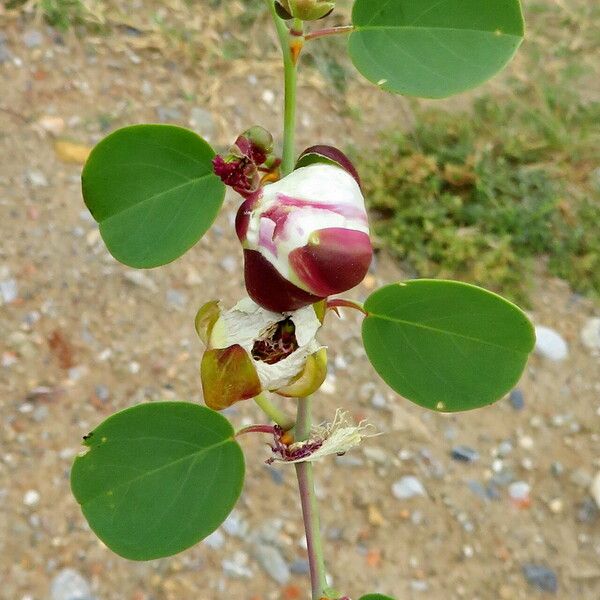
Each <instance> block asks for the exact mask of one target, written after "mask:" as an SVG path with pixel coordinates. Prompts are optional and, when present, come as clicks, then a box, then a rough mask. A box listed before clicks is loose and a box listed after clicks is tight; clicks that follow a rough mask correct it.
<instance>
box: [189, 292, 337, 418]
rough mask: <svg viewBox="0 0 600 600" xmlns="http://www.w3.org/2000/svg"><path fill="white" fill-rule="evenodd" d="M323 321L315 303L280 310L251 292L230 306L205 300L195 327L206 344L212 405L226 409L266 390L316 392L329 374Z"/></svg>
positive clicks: (206, 385)
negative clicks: (269, 307)
mask: <svg viewBox="0 0 600 600" xmlns="http://www.w3.org/2000/svg"><path fill="white" fill-rule="evenodd" d="M320 326H321V321H320V320H319V318H318V317H317V314H316V312H315V309H314V308H313V307H312V306H307V307H305V308H302V309H300V310H297V311H295V312H288V313H285V314H281V313H274V312H270V311H267V310H265V309H264V308H261V307H260V306H258V305H257V304H255V303H254V302H253V301H252V300H251V299H250V298H245V299H243V300H241V301H240V302H238V303H237V304H236V306H234V307H233V308H232V309H231V310H228V311H222V310H221V308H220V306H219V303H218V302H217V301H213V302H209V303H208V304H205V305H204V306H203V307H202V308H201V309H200V310H199V311H198V315H197V316H196V330H197V332H198V335H199V336H200V337H201V339H202V340H203V341H204V343H205V344H206V346H207V349H206V351H205V352H204V356H203V357H202V363H201V367H200V374H201V379H202V389H203V392H204V401H205V402H206V404H207V406H209V407H210V408H212V409H214V410H221V409H223V408H226V407H228V406H231V405H232V404H233V403H235V402H239V401H240V400H246V399H248V398H253V397H256V396H258V395H259V394H260V393H261V392H262V391H265V390H268V391H274V392H277V393H278V394H280V395H282V396H289V397H302V396H307V395H309V394H312V393H313V392H314V391H316V390H317V389H318V388H319V387H320V386H321V384H322V383H323V381H324V380H325V376H326V374H327V355H326V351H325V348H324V347H323V346H321V345H320V344H319V343H318V342H317V340H316V339H315V336H316V334H317V331H318V330H319V328H320Z"/></svg>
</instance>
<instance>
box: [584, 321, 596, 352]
mask: <svg viewBox="0 0 600 600" xmlns="http://www.w3.org/2000/svg"><path fill="white" fill-rule="evenodd" d="M581 341H582V342H583V345H584V346H585V347H586V348H589V349H590V350H600V317H594V318H593V319H589V320H588V321H587V322H586V324H585V325H584V326H583V329H582V330H581Z"/></svg>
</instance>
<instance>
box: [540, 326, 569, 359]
mask: <svg viewBox="0 0 600 600" xmlns="http://www.w3.org/2000/svg"><path fill="white" fill-rule="evenodd" d="M535 335H536V342H535V351H536V352H537V353H538V354H539V355H540V356H543V357H544V358H547V359H549V360H553V361H555V362H560V361H562V360H565V358H567V356H568V355H569V346H568V345H567V342H565V340H564V338H563V337H562V336H561V335H560V334H559V333H558V332H557V331H555V330H554V329H550V328H549V327H542V326H537V327H536V328H535Z"/></svg>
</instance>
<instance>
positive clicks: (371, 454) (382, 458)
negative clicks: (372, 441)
mask: <svg viewBox="0 0 600 600" xmlns="http://www.w3.org/2000/svg"><path fill="white" fill-rule="evenodd" d="M363 454H364V455H365V457H366V458H367V460H370V461H372V462H374V463H375V464H378V465H386V464H388V463H389V458H388V455H387V452H386V451H385V450H384V449H383V448H381V447H379V446H365V447H364V448H363Z"/></svg>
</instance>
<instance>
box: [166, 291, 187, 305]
mask: <svg viewBox="0 0 600 600" xmlns="http://www.w3.org/2000/svg"><path fill="white" fill-rule="evenodd" d="M167 303H168V304H170V305H171V306H173V307H174V308H177V309H180V308H185V306H186V304H187V296H186V295H185V294H184V293H183V292H180V291H179V290H173V289H170V290H167Z"/></svg>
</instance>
